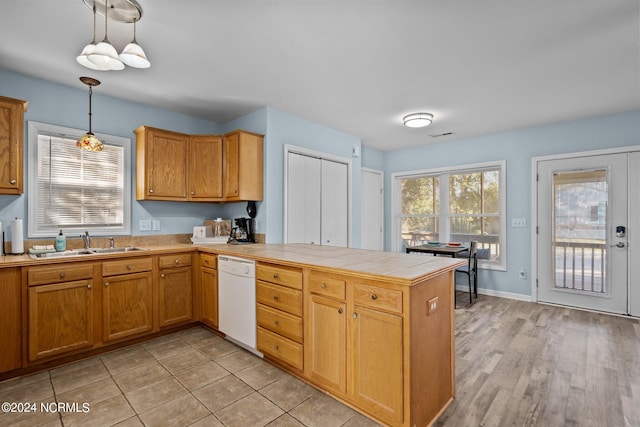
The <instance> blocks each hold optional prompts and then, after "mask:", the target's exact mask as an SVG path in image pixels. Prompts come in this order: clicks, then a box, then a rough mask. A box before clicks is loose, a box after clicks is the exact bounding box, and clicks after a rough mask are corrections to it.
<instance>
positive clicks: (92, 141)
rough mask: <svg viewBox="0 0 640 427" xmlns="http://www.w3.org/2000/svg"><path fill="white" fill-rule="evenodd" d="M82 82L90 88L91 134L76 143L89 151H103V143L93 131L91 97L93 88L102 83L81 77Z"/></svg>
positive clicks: (86, 134) (88, 133)
mask: <svg viewBox="0 0 640 427" xmlns="http://www.w3.org/2000/svg"><path fill="white" fill-rule="evenodd" d="M80 81H81V82H82V83H84V84H86V85H87V86H89V132H87V133H85V134H84V135H82V137H80V139H79V140H78V141H76V147H78V148H81V149H83V150H87V151H102V150H103V149H104V145H103V144H102V141H100V140H99V139H98V138H96V136H95V135H94V134H93V132H92V131H91V95H92V93H93V91H92V88H93V86H98V85H99V84H100V81H99V80H96V79H94V78H92V77H80Z"/></svg>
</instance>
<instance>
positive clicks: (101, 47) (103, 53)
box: [87, 1, 124, 71]
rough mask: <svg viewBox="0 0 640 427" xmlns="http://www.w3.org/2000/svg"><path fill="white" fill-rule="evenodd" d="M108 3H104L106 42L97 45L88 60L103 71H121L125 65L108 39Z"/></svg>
mask: <svg viewBox="0 0 640 427" xmlns="http://www.w3.org/2000/svg"><path fill="white" fill-rule="evenodd" d="M108 3H109V2H108V1H105V2H104V40H102V41H101V42H100V43H98V44H97V45H96V48H95V49H94V51H93V53H92V54H91V55H88V56H87V59H88V60H89V61H90V62H92V63H93V64H94V65H96V66H97V67H98V68H99V69H101V70H114V71H119V70H122V69H124V64H123V63H122V61H120V58H119V57H118V52H116V48H114V47H113V46H112V45H111V43H109V39H108V38H107V21H108V20H109V19H108V16H107V10H108Z"/></svg>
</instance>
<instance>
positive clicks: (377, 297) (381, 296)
mask: <svg viewBox="0 0 640 427" xmlns="http://www.w3.org/2000/svg"><path fill="white" fill-rule="evenodd" d="M353 302H354V303H355V304H357V305H363V306H365V307H371V308H376V309H381V310H387V311H391V312H393V313H402V291H397V290H395V289H385V288H378V287H376V286H368V285H361V284H355V285H354V286H353Z"/></svg>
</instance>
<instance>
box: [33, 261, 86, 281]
mask: <svg viewBox="0 0 640 427" xmlns="http://www.w3.org/2000/svg"><path fill="white" fill-rule="evenodd" d="M28 276H29V286H33V285H45V284H48V283H60V282H72V281H74V280H81V279H91V278H93V264H82V265H79V264H68V265H60V266H55V267H51V266H46V267H32V268H30V269H29V274H28Z"/></svg>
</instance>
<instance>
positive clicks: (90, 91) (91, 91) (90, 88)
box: [89, 86, 93, 135]
mask: <svg viewBox="0 0 640 427" xmlns="http://www.w3.org/2000/svg"><path fill="white" fill-rule="evenodd" d="M92 89H93V88H92V87H91V86H89V134H91V135H93V131H92V130H91V116H92V114H91V95H92V94H93V90H92Z"/></svg>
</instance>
